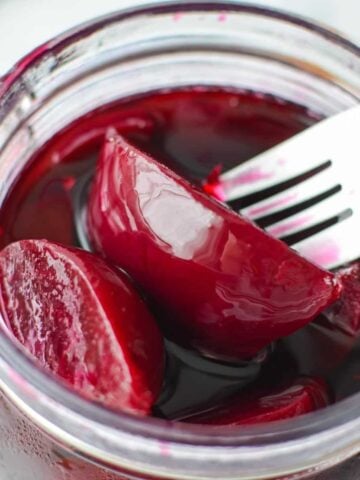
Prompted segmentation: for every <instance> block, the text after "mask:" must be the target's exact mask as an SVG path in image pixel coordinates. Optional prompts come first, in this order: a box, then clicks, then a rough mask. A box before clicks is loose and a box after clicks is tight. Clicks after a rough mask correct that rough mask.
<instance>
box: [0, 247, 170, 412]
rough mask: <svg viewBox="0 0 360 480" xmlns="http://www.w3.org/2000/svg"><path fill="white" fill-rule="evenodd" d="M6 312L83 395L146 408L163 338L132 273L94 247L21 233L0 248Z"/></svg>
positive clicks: (158, 380) (155, 388)
mask: <svg viewBox="0 0 360 480" xmlns="http://www.w3.org/2000/svg"><path fill="white" fill-rule="evenodd" d="M0 274H1V278H0V300H1V302H0V303H1V314H2V316H3V318H4V321H5V324H6V326H7V327H8V328H9V330H10V331H11V332H12V333H13V334H14V336H15V337H16V338H17V339H18V340H19V341H20V342H21V344H22V345H23V346H24V347H25V348H26V350H27V351H28V352H29V353H30V354H31V355H33V356H34V357H36V358H37V359H38V361H39V362H40V363H41V365H42V366H43V367H45V368H46V369H48V370H51V371H52V372H53V373H55V374H57V375H59V376H60V377H62V378H63V379H64V380H66V382H67V383H69V384H71V385H72V386H73V387H74V388H75V389H76V391H77V392H79V393H81V394H82V395H83V396H85V397H87V398H89V399H91V400H94V401H98V402H101V403H103V404H104V405H106V406H109V407H112V408H114V409H119V410H125V411H128V412H132V413H136V414H147V413H149V411H150V409H151V407H152V405H153V403H154V402H155V400H156V398H157V396H158V394H159V392H160V389H161V385H162V378H163V360H164V359H163V356H164V351H163V341H162V338H161V334H160V332H159V330H158V327H157V325H156V323H155V321H154V319H153V318H152V316H151V315H150V313H149V312H148V311H147V309H146V307H145V305H144V303H143V301H142V300H141V299H140V297H139V296H138V294H137V292H136V291H135V289H134V287H133V286H132V284H131V282H130V281H129V279H128V278H127V277H126V276H125V275H124V274H123V273H120V272H117V271H114V270H113V269H112V268H111V267H109V266H108V265H107V264H106V263H105V262H104V261H103V260H102V259H101V258H99V257H97V256H96V255H93V254H91V253H88V252H85V251H82V250H78V249H74V248H67V247H63V246H61V245H60V244H57V243H51V242H49V241H47V240H22V241H20V242H16V243H13V244H11V245H9V246H8V247H6V248H5V249H4V250H3V251H2V252H1V253H0Z"/></svg>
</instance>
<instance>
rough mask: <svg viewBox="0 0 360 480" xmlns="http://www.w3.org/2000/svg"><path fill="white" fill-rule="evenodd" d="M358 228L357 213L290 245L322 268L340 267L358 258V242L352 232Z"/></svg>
mask: <svg viewBox="0 0 360 480" xmlns="http://www.w3.org/2000/svg"><path fill="white" fill-rule="evenodd" d="M359 229H360V219H359V217H358V215H356V214H355V215H353V216H352V217H350V218H348V219H346V220H344V221H343V222H340V223H337V224H336V225H333V226H331V227H329V228H327V229H325V230H323V231H322V232H319V233H317V234H315V235H312V236H311V237H309V238H306V239H305V240H302V241H301V242H298V243H295V244H293V245H292V248H294V249H295V250H297V251H298V252H299V253H300V254H301V255H303V256H304V257H306V258H307V259H308V260H311V261H313V262H314V263H317V264H318V265H320V266H321V267H322V268H327V269H332V268H336V267H340V266H342V265H345V264H347V263H349V262H352V261H354V260H356V259H358V258H359V244H358V242H356V241H354V234H356V233H357V232H358V231H359Z"/></svg>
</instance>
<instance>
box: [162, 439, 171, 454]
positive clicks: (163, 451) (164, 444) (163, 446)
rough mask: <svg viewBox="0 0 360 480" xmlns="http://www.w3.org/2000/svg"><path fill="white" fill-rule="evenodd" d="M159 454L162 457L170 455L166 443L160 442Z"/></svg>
mask: <svg viewBox="0 0 360 480" xmlns="http://www.w3.org/2000/svg"><path fill="white" fill-rule="evenodd" d="M160 454H161V455H162V456H163V457H169V456H170V447H169V445H168V444H167V443H165V442H160Z"/></svg>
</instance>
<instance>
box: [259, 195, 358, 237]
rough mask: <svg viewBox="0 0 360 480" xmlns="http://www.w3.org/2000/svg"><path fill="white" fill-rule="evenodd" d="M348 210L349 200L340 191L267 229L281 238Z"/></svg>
mask: <svg viewBox="0 0 360 480" xmlns="http://www.w3.org/2000/svg"><path fill="white" fill-rule="evenodd" d="M348 209H349V199H348V197H347V196H345V195H344V194H343V193H342V192H341V191H340V192H338V193H335V194H334V195H332V196H331V197H329V198H326V199H325V200H323V201H321V202H319V203H317V204H316V205H313V206H312V207H310V208H306V209H305V210H303V211H302V212H299V213H297V214H295V215H292V216H291V217H289V218H286V219H284V220H281V221H280V222H276V223H274V224H273V225H271V226H268V227H267V229H266V230H267V231H268V232H269V233H270V235H273V236H274V237H278V238H282V237H286V236H289V235H294V234H295V233H297V232H300V231H302V230H305V229H308V228H310V227H313V226H315V225H317V224H319V223H322V222H324V221H326V220H329V219H331V218H334V217H336V216H337V215H340V214H341V213H343V212H344V211H346V210H348Z"/></svg>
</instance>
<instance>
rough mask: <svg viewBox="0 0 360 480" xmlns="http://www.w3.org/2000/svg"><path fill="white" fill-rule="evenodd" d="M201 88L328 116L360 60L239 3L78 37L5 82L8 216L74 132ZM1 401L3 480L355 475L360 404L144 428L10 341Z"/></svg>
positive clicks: (331, 41)
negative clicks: (105, 110) (129, 106)
mask: <svg viewBox="0 0 360 480" xmlns="http://www.w3.org/2000/svg"><path fill="white" fill-rule="evenodd" d="M193 86H202V87H206V88H212V87H221V88H229V89H235V90H236V89H237V90H241V91H252V92H259V93H261V94H266V95H270V96H272V97H276V98H279V99H282V100H283V101H288V102H293V103H296V104H299V105H301V106H302V107H304V108H305V109H308V110H309V111H311V112H313V113H314V114H315V115H318V116H319V117H322V116H328V115H331V114H333V113H335V112H337V111H340V110H342V109H345V108H347V107H350V106H352V105H354V104H356V103H357V102H358V99H359V98H360V52H359V50H358V49H357V48H356V47H355V46H354V45H352V44H350V43H349V42H347V41H346V40H344V39H342V38H340V37H339V36H337V35H335V34H333V33H331V32H329V31H326V30H324V29H322V28H319V27H317V26H315V25H312V24H310V23H308V22H306V21H303V20H300V19H297V18H293V17H290V16H287V15H284V14H281V13H279V12H275V11H271V10H266V9H262V8H255V7H249V6H242V5H241V4H239V3H238V2H224V3H221V2H211V3H204V2H176V3H175V2H174V3H166V4H164V5H162V4H156V5H153V6H151V7H147V8H135V9H130V10H126V11H125V10H124V11H120V12H119V13H116V14H113V15H111V16H109V17H105V18H102V19H99V20H96V21H94V22H91V23H89V24H86V25H84V26H81V27H79V28H76V29H74V30H72V31H70V32H68V33H66V34H64V35H62V36H60V37H58V38H56V39H54V40H52V41H50V42H49V43H47V44H45V45H43V46H41V47H39V48H38V49H37V50H36V51H34V52H33V53H31V54H30V55H29V56H27V57H26V58H24V59H23V60H21V61H20V62H19V63H18V65H17V66H15V67H14V69H13V70H12V71H11V72H10V73H9V74H8V75H7V76H6V77H5V78H3V79H2V81H1V82H0V181H1V183H0V209H1V208H3V205H4V203H5V202H6V199H7V197H8V194H9V192H10V190H11V189H12V186H13V185H14V184H15V182H16V179H17V178H18V176H19V174H20V172H22V171H23V169H24V168H25V167H26V165H27V164H28V162H29V160H30V159H31V158H32V157H33V156H34V154H35V153H36V152H37V151H39V149H40V148H41V147H42V146H43V145H44V144H45V143H46V142H47V141H49V139H51V138H52V137H54V135H56V134H57V132H59V131H61V130H62V129H63V128H64V127H66V126H67V125H69V124H70V123H71V122H73V121H75V120H76V119H78V118H79V117H82V116H84V115H86V114H87V113H89V112H92V111H93V110H95V109H97V108H99V107H102V106H104V105H107V104H110V103H112V102H115V101H118V100H121V99H126V98H128V97H133V96H136V95H139V94H141V95H142V94H146V93H148V92H151V91H164V90H168V89H173V88H179V87H180V88H186V87H193ZM0 392H1V393H0V395H1V396H0V473H1V478H4V479H7V478H9V479H10V478H11V479H12V480H25V479H26V480H49V479H50V478H51V479H52V480H62V479H73V480H83V479H86V480H115V479H130V478H131V479H133V478H134V479H147V478H149V479H150V478H154V479H158V478H165V479H179V480H185V479H192V480H208V479H211V478H221V479H222V480H230V479H231V480H245V479H247V480H250V479H251V480H255V479H257V480H260V479H262V480H265V479H268V480H270V479H280V478H281V479H285V478H286V479H288V480H290V479H295V478H296V479H300V478H316V479H320V478H321V479H326V480H330V479H331V480H335V479H338V478H345V477H344V475H345V476H346V479H347V480H350V479H351V478H352V477H351V475H354V477H353V478H357V476H358V475H357V473H356V472H360V465H358V462H357V459H356V454H357V453H358V451H360V394H354V395H353V396H350V397H349V398H347V399H345V400H342V401H340V402H338V403H336V404H335V405H332V406H330V407H328V408H326V409H324V410H321V411H318V412H316V413H312V414H307V415H305V416H302V417H300V418H297V419H293V420H288V421H281V422H275V423H272V424H269V425H259V426H253V427H250V426H248V427H241V428H238V429H227V428H225V427H223V428H221V427H210V426H209V427H206V426H195V425H190V424H175V423H171V422H167V421H165V420H161V419H156V418H141V419H140V418H135V417H132V416H129V415H126V414H120V413H114V412H111V411H109V410H106V409H105V408H103V407H101V406H98V405H95V404H92V403H90V402H87V401H86V400H84V399H82V398H80V397H78V396H77V395H76V394H74V393H73V392H72V391H70V390H68V389H67V388H66V387H64V386H63V385H62V384H60V383H57V382H56V381H54V378H53V377H51V376H49V375H47V374H46V373H45V372H44V371H42V370H40V369H38V368H37V367H36V366H35V365H34V364H33V363H32V362H31V361H30V360H29V359H28V358H27V357H26V356H25V355H24V354H23V352H22V351H21V350H20V349H19V348H18V346H17V345H16V344H15V343H13V342H12V341H11V339H10V338H9V337H8V336H7V335H6V334H5V333H4V331H3V330H1V331H0ZM349 459H350V460H349ZM338 464H339V465H338ZM337 465H338V466H337ZM331 467H332V469H331ZM329 469H330V470H329ZM322 470H324V471H325V470H327V471H326V472H324V473H319V472H321V471H322Z"/></svg>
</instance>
